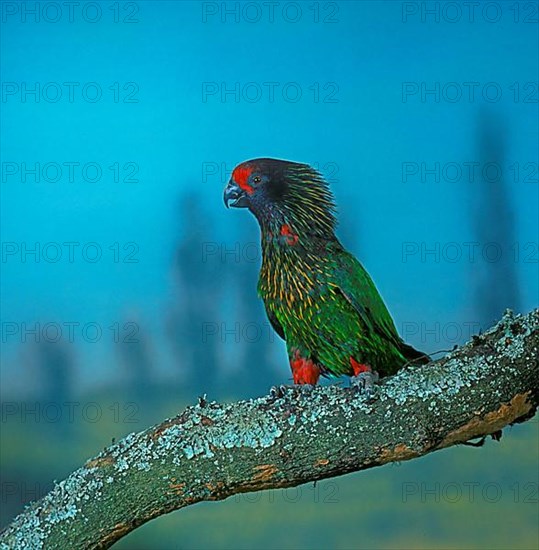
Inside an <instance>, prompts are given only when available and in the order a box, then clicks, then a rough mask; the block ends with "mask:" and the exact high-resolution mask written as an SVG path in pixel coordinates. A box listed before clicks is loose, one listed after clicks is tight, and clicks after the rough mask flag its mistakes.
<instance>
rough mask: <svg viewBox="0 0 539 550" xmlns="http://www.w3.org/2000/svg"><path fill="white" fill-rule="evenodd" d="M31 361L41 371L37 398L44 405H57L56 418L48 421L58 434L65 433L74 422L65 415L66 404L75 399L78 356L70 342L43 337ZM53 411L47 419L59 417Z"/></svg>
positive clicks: (33, 352) (39, 372)
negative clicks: (74, 382)
mask: <svg viewBox="0 0 539 550" xmlns="http://www.w3.org/2000/svg"><path fill="white" fill-rule="evenodd" d="M31 362H32V364H33V365H34V366H35V368H36V370H37V372H38V376H37V379H38V401H40V402H41V406H42V407H45V406H46V405H49V404H54V407H55V409H56V411H57V412H58V419H57V421H50V422H49V423H50V424H51V426H52V427H53V428H54V431H56V432H57V433H59V434H62V435H65V434H66V433H67V432H68V431H69V430H70V428H71V427H72V424H71V423H70V422H68V421H67V420H68V417H67V416H66V415H65V414H63V407H64V406H65V405H64V403H67V402H70V401H72V397H73V378H74V377H73V374H74V371H75V359H74V355H73V352H72V350H71V346H70V344H66V343H65V342H64V341H62V340H59V341H57V342H56V341H51V340H47V339H40V340H39V341H38V342H37V343H36V344H35V345H34V347H33V350H32V353H31ZM55 414H56V413H55V412H54V411H52V412H51V413H50V415H49V417H47V418H56V416H55Z"/></svg>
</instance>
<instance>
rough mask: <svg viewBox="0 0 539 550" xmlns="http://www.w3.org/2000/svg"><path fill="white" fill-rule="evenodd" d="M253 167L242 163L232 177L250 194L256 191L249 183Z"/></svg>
mask: <svg viewBox="0 0 539 550" xmlns="http://www.w3.org/2000/svg"><path fill="white" fill-rule="evenodd" d="M252 172H253V169H252V168H250V167H249V166H245V165H244V164H240V165H239V166H236V168H234V171H233V172H232V179H233V180H234V181H235V182H236V183H237V184H238V185H239V186H240V187H241V188H242V189H243V190H244V191H245V192H246V193H248V194H249V195H251V194H252V193H253V192H254V189H253V188H252V187H251V186H250V185H249V184H248V183H247V182H248V180H249V176H250V175H251V173H252Z"/></svg>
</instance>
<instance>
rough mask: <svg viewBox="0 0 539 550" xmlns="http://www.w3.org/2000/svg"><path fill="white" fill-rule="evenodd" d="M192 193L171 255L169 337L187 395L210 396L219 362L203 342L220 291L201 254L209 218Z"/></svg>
mask: <svg viewBox="0 0 539 550" xmlns="http://www.w3.org/2000/svg"><path fill="white" fill-rule="evenodd" d="M201 203H202V199H201V197H199V196H198V195H197V194H196V193H186V194H185V195H183V196H182V197H181V200H180V201H179V216H178V217H179V219H180V220H181V223H182V228H181V234H182V238H181V240H180V242H179V244H178V247H177V249H176V252H175V255H174V264H173V276H174V283H175V289H174V293H175V295H174V298H173V300H174V303H173V305H172V307H171V311H170V312H169V314H168V317H167V323H166V324H167V332H168V336H169V339H170V341H171V344H172V349H173V352H174V356H175V358H176V361H177V364H178V366H179V367H180V368H181V369H182V371H183V374H184V376H185V384H186V387H185V388H184V389H185V390H187V392H188V393H189V394H192V393H197V394H202V393H212V392H213V388H214V383H215V379H216V377H217V375H218V370H219V362H218V356H217V347H216V340H215V338H205V337H204V334H205V333H204V331H205V330H206V327H207V326H208V325H209V324H212V323H217V321H218V317H219V315H218V311H219V305H220V294H221V286H220V285H218V284H215V282H216V281H219V280H220V277H219V276H218V274H217V273H216V271H215V266H214V263H213V262H209V261H208V257H207V256H206V254H205V250H206V249H207V247H208V246H209V245H210V244H212V243H214V240H212V231H211V225H210V222H211V216H210V215H208V214H207V213H206V212H204V211H203V209H202V208H201V206H200V205H201Z"/></svg>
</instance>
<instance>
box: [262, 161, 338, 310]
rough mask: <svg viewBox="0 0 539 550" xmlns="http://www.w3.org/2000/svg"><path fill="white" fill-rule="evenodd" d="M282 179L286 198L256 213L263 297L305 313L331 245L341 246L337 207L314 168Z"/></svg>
mask: <svg viewBox="0 0 539 550" xmlns="http://www.w3.org/2000/svg"><path fill="white" fill-rule="evenodd" d="M283 177H284V178H285V179H286V186H285V188H284V189H285V190H284V192H283V195H282V196H281V197H279V198H278V199H276V200H274V201H272V202H271V203H270V204H269V205H266V206H265V208H263V209H260V210H259V211H255V212H254V213H255V216H256V217H257V219H258V222H259V224H260V229H261V238H262V267H261V271H260V280H259V292H260V293H261V295H262V296H263V297H264V298H265V299H269V300H277V301H281V302H287V303H288V304H289V305H290V306H291V305H292V304H293V303H294V302H296V303H297V304H298V306H299V304H302V305H301V306H299V307H306V306H308V305H312V300H313V292H314V290H315V288H316V277H317V274H318V273H319V272H320V271H321V270H323V263H324V262H323V257H324V256H325V254H326V253H327V246H328V244H329V243H333V244H335V245H337V246H338V240H337V238H336V236H335V226H336V223H337V222H336V217H335V204H334V201H333V196H332V194H331V191H330V190H329V187H328V184H327V183H326V182H325V181H324V179H323V178H322V176H321V175H320V174H319V173H318V172H317V171H316V170H314V169H313V168H311V167H310V166H308V165H305V164H295V163H294V164H290V165H289V166H288V167H287V170H286V172H285V173H284V174H283ZM284 228H286V232H285V231H283V229H284Z"/></svg>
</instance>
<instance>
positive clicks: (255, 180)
mask: <svg viewBox="0 0 539 550" xmlns="http://www.w3.org/2000/svg"><path fill="white" fill-rule="evenodd" d="M253 181H254V182H255V183H260V182H261V181H262V178H261V177H260V176H255V177H254V178H253Z"/></svg>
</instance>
